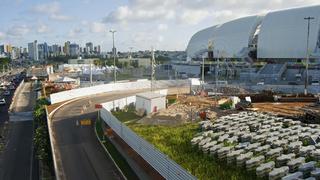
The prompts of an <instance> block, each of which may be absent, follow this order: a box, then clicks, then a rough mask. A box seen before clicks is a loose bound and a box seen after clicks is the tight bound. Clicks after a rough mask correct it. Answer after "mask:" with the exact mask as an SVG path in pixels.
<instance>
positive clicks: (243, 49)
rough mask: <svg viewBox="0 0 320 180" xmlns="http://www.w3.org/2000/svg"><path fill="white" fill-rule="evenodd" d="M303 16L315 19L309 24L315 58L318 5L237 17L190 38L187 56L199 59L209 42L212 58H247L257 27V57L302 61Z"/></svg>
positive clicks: (319, 24)
mask: <svg viewBox="0 0 320 180" xmlns="http://www.w3.org/2000/svg"><path fill="white" fill-rule="evenodd" d="M307 16H312V17H315V19H314V20H312V21H311V24H310V41H309V48H310V50H311V54H313V55H316V53H318V55H319V54H320V52H319V49H320V48H319V47H317V45H318V46H319V43H320V42H318V41H319V40H320V6H311V7H303V8H295V9H288V10H282V11H276V12H270V13H268V14H266V15H265V16H249V17H244V18H239V19H236V20H233V21H230V22H226V23H224V24H221V25H216V26H212V27H209V28H206V29H203V30H201V31H199V32H197V33H196V34H194V35H193V36H192V38H191V39H190V41H189V44H188V46H187V50H186V51H187V56H188V58H199V57H201V56H202V55H204V54H206V52H207V51H208V43H209V42H210V41H211V42H213V47H214V57H217V56H219V57H221V56H223V57H226V58H233V57H236V58H242V57H244V55H245V56H247V53H248V52H249V44H250V43H251V42H252V40H253V37H254V36H253V35H254V33H255V32H256V31H257V28H258V27H259V25H261V27H260V31H259V34H258V42H257V57H258V58H266V59H267V58H272V59H280V58H286V59H290V58H294V59H298V58H304V57H305V56H306V39H307V21H306V20H304V17H307ZM257 32H258V31H257ZM218 51H219V53H217V52H218Z"/></svg>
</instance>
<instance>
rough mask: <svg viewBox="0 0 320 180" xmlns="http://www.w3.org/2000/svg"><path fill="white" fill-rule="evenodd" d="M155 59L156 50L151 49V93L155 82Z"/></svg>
mask: <svg viewBox="0 0 320 180" xmlns="http://www.w3.org/2000/svg"><path fill="white" fill-rule="evenodd" d="M155 65H156V63H155V58H154V48H153V47H152V48H151V91H153V88H154V87H153V86H154V84H153V83H154V80H155Z"/></svg>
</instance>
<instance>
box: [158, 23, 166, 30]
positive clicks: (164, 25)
mask: <svg viewBox="0 0 320 180" xmlns="http://www.w3.org/2000/svg"><path fill="white" fill-rule="evenodd" d="M158 30H159V31H166V30H168V25H167V24H159V25H158Z"/></svg>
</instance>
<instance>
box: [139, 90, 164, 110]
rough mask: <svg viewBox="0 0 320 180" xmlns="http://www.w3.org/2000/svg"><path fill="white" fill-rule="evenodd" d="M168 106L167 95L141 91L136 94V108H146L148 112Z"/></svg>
mask: <svg viewBox="0 0 320 180" xmlns="http://www.w3.org/2000/svg"><path fill="white" fill-rule="evenodd" d="M165 108H166V95H163V94H157V93H154V92H146V93H140V94H137V95H136V110H137V111H140V110H141V109H142V110H145V112H146V113H147V114H149V113H151V112H157V111H159V110H160V109H165Z"/></svg>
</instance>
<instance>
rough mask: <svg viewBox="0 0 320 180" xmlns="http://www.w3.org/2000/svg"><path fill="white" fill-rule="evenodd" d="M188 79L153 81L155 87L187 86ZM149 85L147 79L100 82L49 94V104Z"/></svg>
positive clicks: (148, 86) (142, 87) (147, 86)
mask: <svg viewBox="0 0 320 180" xmlns="http://www.w3.org/2000/svg"><path fill="white" fill-rule="evenodd" d="M188 84H189V81H188V80H177V81H176V80H168V81H166V80H164V81H155V83H154V85H155V88H166V87H172V86H188ZM150 87H151V82H150V81H149V80H143V81H139V80H138V81H136V82H125V83H110V84H102V85H97V86H92V87H86V88H79V89H72V90H69V91H63V92H58V93H54V94H51V95H50V100H51V104H55V103H59V102H64V101H67V100H70V99H74V98H79V97H84V96H90V95H95V94H100V93H106V92H111V91H126V90H138V89H148V88H150Z"/></svg>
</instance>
